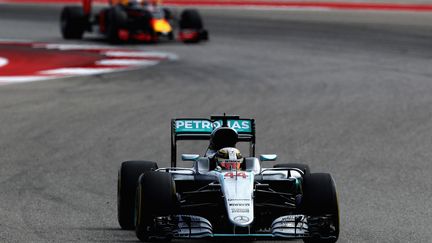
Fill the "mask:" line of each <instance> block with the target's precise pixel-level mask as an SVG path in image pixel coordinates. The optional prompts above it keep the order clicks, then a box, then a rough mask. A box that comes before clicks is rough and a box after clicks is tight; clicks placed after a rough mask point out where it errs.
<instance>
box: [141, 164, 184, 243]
mask: <svg viewBox="0 0 432 243" xmlns="http://www.w3.org/2000/svg"><path fill="white" fill-rule="evenodd" d="M135 206H136V214H135V225H136V227H135V231H136V235H137V237H138V239H139V240H141V241H150V240H152V239H153V238H152V237H155V239H158V240H163V241H168V240H171V238H172V235H171V233H172V232H171V230H170V229H169V227H168V228H166V227H165V228H164V227H161V228H157V227H156V222H155V218H156V217H163V216H169V215H173V214H175V213H176V212H177V207H178V202H177V196H176V190H175V184H174V180H173V179H172V175H171V174H170V173H165V172H154V171H149V172H146V173H144V174H142V175H141V176H140V178H139V183H138V188H137V193H136V203H135ZM164 229H165V231H164Z"/></svg>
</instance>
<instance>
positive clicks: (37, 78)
mask: <svg viewBox="0 0 432 243" xmlns="http://www.w3.org/2000/svg"><path fill="white" fill-rule="evenodd" d="M55 78H58V77H49V76H10V77H9V76H0V82H4V83H26V82H34V81H42V80H47V79H55Z"/></svg>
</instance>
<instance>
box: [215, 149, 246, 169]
mask: <svg viewBox="0 0 432 243" xmlns="http://www.w3.org/2000/svg"><path fill="white" fill-rule="evenodd" d="M214 159H215V160H216V163H217V166H219V167H220V168H221V169H225V170H238V169H240V168H241V164H242V163H243V160H244V159H243V156H242V155H241V153H240V150H238V149H236V148H232V147H227V148H222V149H219V150H218V151H217V152H216V154H215V155H214Z"/></svg>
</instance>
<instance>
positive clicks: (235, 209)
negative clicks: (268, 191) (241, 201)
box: [231, 208, 249, 213]
mask: <svg viewBox="0 0 432 243" xmlns="http://www.w3.org/2000/svg"><path fill="white" fill-rule="evenodd" d="M231 212H232V213H249V208H232V209H231Z"/></svg>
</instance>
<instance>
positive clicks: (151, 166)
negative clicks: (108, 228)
mask: <svg viewBox="0 0 432 243" xmlns="http://www.w3.org/2000/svg"><path fill="white" fill-rule="evenodd" d="M157 168H158V166H157V164H156V163H155V162H150V161H126V162H123V163H122V164H121V166H120V170H119V173H118V187H117V217H118V221H119V224H120V227H121V228H122V229H125V230H133V229H134V228H135V223H134V215H135V193H136V188H137V185H138V178H139V176H140V175H141V174H142V173H144V172H148V171H152V170H156V169H157Z"/></svg>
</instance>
